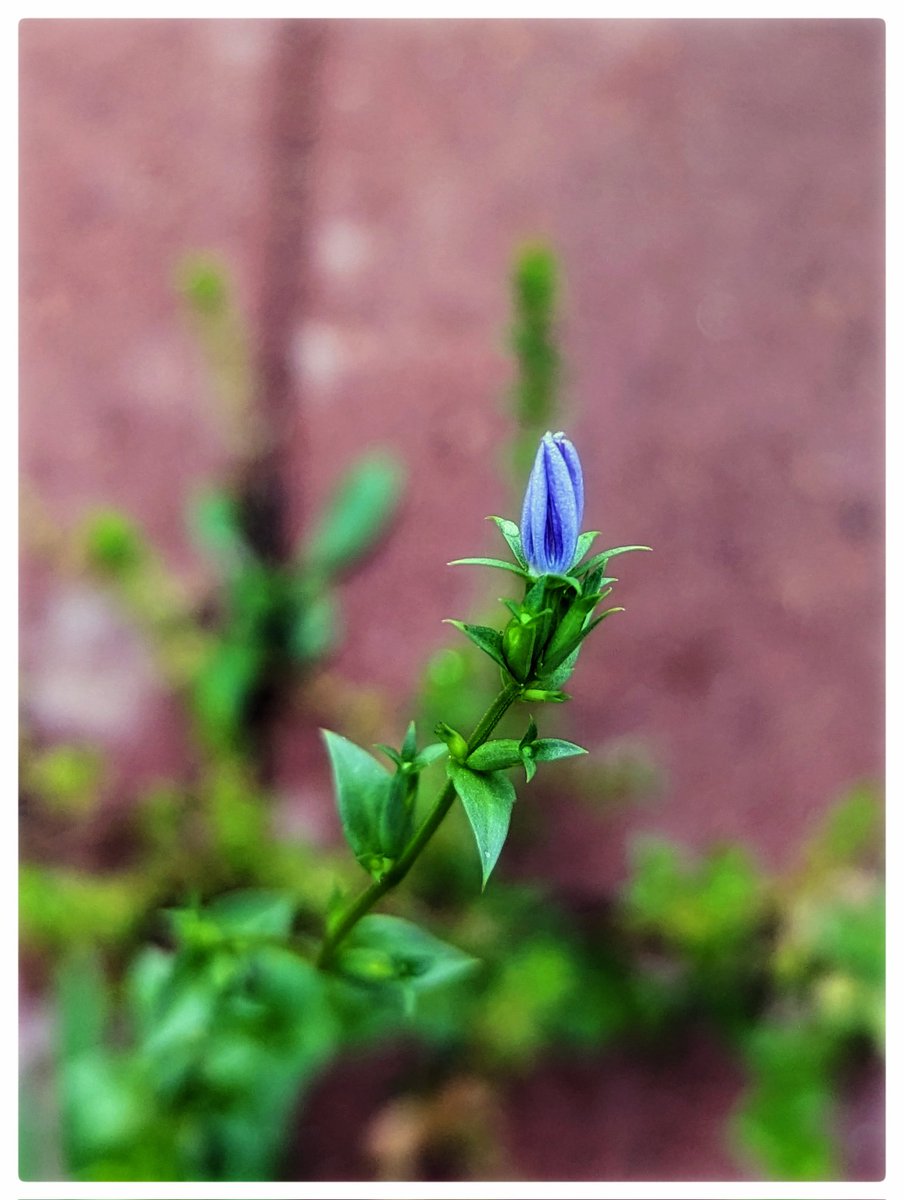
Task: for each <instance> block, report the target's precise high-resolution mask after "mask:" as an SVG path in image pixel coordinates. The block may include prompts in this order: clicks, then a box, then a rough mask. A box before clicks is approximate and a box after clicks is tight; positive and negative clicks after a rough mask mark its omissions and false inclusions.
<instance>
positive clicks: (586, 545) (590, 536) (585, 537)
mask: <svg viewBox="0 0 904 1200" xmlns="http://www.w3.org/2000/svg"><path fill="white" fill-rule="evenodd" d="M599 535H600V531H599V530H598V529H593V530H591V531H590V532H589V533H582V534H581V536H580V537H579V538H578V544H577V546H576V547H575V551H574V559H573V561H572V564H571V567H570V568H569V570H571V571H573V570H574V568H575V567H576V566H577V565H578V563H579V562H580V561H581V559H582V558H583V557H584V555H585V554H586V553H587V551H588V550H589V549H590V547H591V546H592V545H593V543H594V542H595V541H596V539H597V538H598V537H599Z"/></svg>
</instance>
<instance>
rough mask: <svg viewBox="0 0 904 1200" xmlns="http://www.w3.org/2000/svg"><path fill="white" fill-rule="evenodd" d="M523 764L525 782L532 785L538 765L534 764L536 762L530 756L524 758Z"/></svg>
mask: <svg viewBox="0 0 904 1200" xmlns="http://www.w3.org/2000/svg"><path fill="white" fill-rule="evenodd" d="M521 763H522V766H523V767H524V779H525V782H526V783H530V781H531V780H532V779H533V777H534V776H535V775H536V773H537V764H536V763H535V762H534V760H533V759H532V758H531V757H530V755H529V754H525V755H524V757H523V758H522V760H521Z"/></svg>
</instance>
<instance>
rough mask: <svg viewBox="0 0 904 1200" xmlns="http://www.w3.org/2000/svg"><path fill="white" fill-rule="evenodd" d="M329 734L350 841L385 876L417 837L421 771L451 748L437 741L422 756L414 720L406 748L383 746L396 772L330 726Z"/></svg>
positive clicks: (338, 800)
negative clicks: (414, 829)
mask: <svg viewBox="0 0 904 1200" xmlns="http://www.w3.org/2000/svg"><path fill="white" fill-rule="evenodd" d="M323 736H324V740H325V741H326V747H327V751H328V753H329V756H330V763H331V765H332V768H333V781H334V783H335V790H336V803H337V806H338V809H339V817H340V819H341V821H342V828H343V831H344V833H345V836H346V839H347V841H348V844H349V845H350V846H351V848H352V852H353V854H354V855H355V858H356V859H357V860H358V862H359V863H360V864H361V866H362V867H363V868H364V870H365V871H368V872H369V873H370V874H371V875H373V877H374V878H375V879H380V878H382V876H383V875H385V873H386V871H387V870H389V868H390V867H391V866H392V864H393V862H395V860H396V859H397V858H398V856H399V855H400V854H401V852H402V850H403V849H404V847H405V845H406V844H407V842H408V840H409V838H410V836H411V831H412V826H413V822H414V805H415V799H416V792H417V782H418V775H419V773H420V771H421V770H423V769H424V767H426V766H428V765H429V763H430V762H432V761H434V759H436V758H438V757H440V755H442V754H444V753H445V752H446V747H445V746H443V745H439V744H437V745H431V746H427V747H425V748H424V749H423V750H422V751H421V752H420V754H418V753H417V748H416V743H415V733H414V725H413V723H412V725H411V726H410V727H409V730H408V734H407V736H406V739H405V743H404V744H403V746H402V749H401V751H399V752H397V751H395V750H393V749H392V748H391V747H389V746H383V747H381V749H382V750H383V751H384V752H385V753H386V754H387V755H388V756H389V757H390V758H391V759H392V760H393V761H394V762H395V764H396V771H395V774H393V773H391V772H390V771H387V770H386V768H385V767H384V766H383V765H382V764H381V763H379V762H377V760H376V759H375V758H374V757H373V755H371V754H368V752H367V751H366V750H363V749H362V748H361V747H360V746H357V745H355V743H354V742H350V741H349V740H348V738H344V737H341V736H340V735H339V734H338V733H332V732H331V731H330V730H328V729H324V730H323Z"/></svg>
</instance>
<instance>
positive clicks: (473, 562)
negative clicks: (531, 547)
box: [446, 558, 530, 579]
mask: <svg viewBox="0 0 904 1200" xmlns="http://www.w3.org/2000/svg"><path fill="white" fill-rule="evenodd" d="M446 566H447V567H461V566H473V567H498V568H499V570H500V571H511V572H512V574H513V575H520V576H521V578H522V579H529V578H530V576H529V575H528V573H527V571H525V570H524V568H523V567H519V566H516V565H515V563H510V562H503V560H502V559H501V558H455V559H453V560H452V562H450V563H446Z"/></svg>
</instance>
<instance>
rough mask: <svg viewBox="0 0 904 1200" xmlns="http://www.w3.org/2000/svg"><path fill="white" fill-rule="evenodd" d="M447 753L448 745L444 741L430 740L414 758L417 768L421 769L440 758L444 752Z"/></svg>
mask: <svg viewBox="0 0 904 1200" xmlns="http://www.w3.org/2000/svg"><path fill="white" fill-rule="evenodd" d="M448 753H449V747H448V746H447V745H446V743H445V742H431V743H430V745H429V746H425V747H424V748H423V750H421V751H419V753H418V756H417V758H416V759H415V760H414V761H415V765H416V766H417V768H418V770H419V771H421V770H423V769H424V767H429V766H430V764H431V763H432V762H436V760H437V759H438V758H442V757H443V755H444V754H448Z"/></svg>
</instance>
